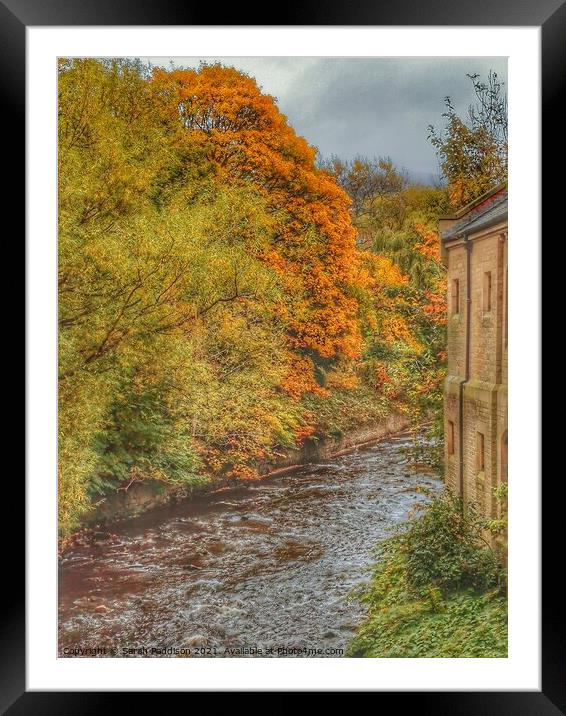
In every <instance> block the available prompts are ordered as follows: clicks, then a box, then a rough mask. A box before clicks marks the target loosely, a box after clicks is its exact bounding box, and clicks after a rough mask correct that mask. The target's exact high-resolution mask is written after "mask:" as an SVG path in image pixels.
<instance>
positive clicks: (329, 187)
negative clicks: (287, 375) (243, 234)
mask: <svg viewBox="0 0 566 716" xmlns="http://www.w3.org/2000/svg"><path fill="white" fill-rule="evenodd" d="M153 82H154V84H155V85H156V87H157V88H158V89H159V91H160V93H161V95H162V97H163V98H164V101H167V100H168V101H169V102H170V105H171V107H170V110H169V112H170V114H171V115H177V114H178V115H179V116H180V119H181V124H182V127H183V129H184V132H183V133H182V134H181V135H180V136H179V142H180V143H181V144H182V143H183V142H184V141H190V142H196V143H197V144H198V145H199V146H201V147H203V148H204V150H205V152H206V156H207V158H208V159H209V160H210V161H211V162H212V163H213V164H214V166H215V168H216V172H217V176H218V177H219V179H220V180H221V181H228V182H233V183H235V184H238V185H252V186H253V187H255V188H256V189H257V190H258V191H259V193H260V194H261V195H262V196H264V197H265V198H266V200H267V202H268V204H269V207H270V211H271V212H273V213H274V214H276V215H277V216H278V217H280V218H281V225H280V230H279V233H278V235H277V236H276V237H275V238H274V240H273V241H272V242H271V245H270V246H269V247H268V248H266V249H265V250H264V251H263V252H262V255H261V257H262V259H263V260H264V261H265V262H266V263H267V264H268V265H270V266H272V267H273V268H275V269H276V270H277V271H279V272H280V274H281V276H282V282H283V285H284V286H285V287H286V293H285V300H284V301H283V302H282V303H281V305H280V307H279V308H280V312H281V318H282V320H283V321H284V322H285V324H286V326H287V329H288V336H289V346H290V347H291V348H292V349H295V350H297V351H302V353H303V360H302V361H301V362H302V364H303V365H308V361H307V363H306V364H305V360H304V357H305V356H307V355H308V354H310V355H314V356H319V357H321V358H330V357H332V356H337V355H338V354H340V353H346V354H348V355H350V356H352V357H353V356H355V355H357V354H358V353H359V351H360V347H361V336H360V333H359V330H358V326H357V322H356V315H357V304H356V301H355V299H354V298H352V296H351V290H350V289H351V286H352V284H353V282H354V280H355V278H354V277H355V270H356V261H357V257H356V246H355V230H354V228H353V226H352V224H351V221H350V216H349V212H348V206H349V203H350V200H349V198H348V196H347V194H346V193H345V192H344V191H343V190H342V189H341V188H340V187H339V186H338V185H337V183H336V181H335V180H334V178H333V177H331V176H329V174H328V173H327V172H325V171H323V170H321V169H319V168H317V166H316V164H315V159H316V150H315V149H314V148H313V147H310V146H309V145H308V144H307V142H306V141H305V140H304V139H303V138H302V137H299V136H298V135H297V134H296V133H295V131H294V130H293V128H292V127H291V126H290V125H289V124H288V122H287V120H286V118H285V116H284V115H283V114H281V112H280V111H279V109H278V108H277V105H276V102H275V101H274V99H273V98H272V97H270V96H268V95H265V94H262V92H261V91H260V89H259V88H258V86H257V84H256V82H255V80H253V79H252V78H250V77H248V76H246V75H244V74H242V73H241V72H238V71H237V70H235V69H233V68H229V67H223V66H221V65H203V66H201V68H200V69H199V70H198V71H197V70H176V71H173V72H165V71H163V70H156V72H155V73H154V78H153ZM299 372H301V371H299Z"/></svg>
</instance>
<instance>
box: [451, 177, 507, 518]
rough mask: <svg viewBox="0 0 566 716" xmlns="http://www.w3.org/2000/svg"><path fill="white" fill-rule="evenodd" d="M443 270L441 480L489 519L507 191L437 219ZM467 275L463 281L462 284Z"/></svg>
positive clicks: (498, 470) (500, 407)
mask: <svg viewBox="0 0 566 716" xmlns="http://www.w3.org/2000/svg"><path fill="white" fill-rule="evenodd" d="M440 230H441V240H442V256H443V260H444V263H445V265H446V267H447V271H448V277H447V278H448V339H447V340H448V371H447V378H446V382H445V391H444V397H445V401H444V407H445V409H444V427H445V437H446V440H445V445H446V448H445V449H446V455H445V466H446V484H447V485H448V486H449V488H450V489H452V490H453V491H454V492H456V493H457V494H460V495H461V496H462V497H463V500H464V503H465V504H470V503H474V504H476V505H477V506H478V507H479V508H480V509H481V510H482V512H483V513H484V514H485V515H486V516H488V517H492V518H497V517H499V516H500V515H499V511H500V509H501V508H500V506H499V503H498V502H497V501H496V499H495V497H494V493H493V488H494V487H496V486H497V485H499V484H500V483H501V482H502V481H506V480H507V191H506V189H501V188H500V189H498V190H496V191H494V192H491V193H490V194H488V195H485V196H484V197H481V198H480V199H479V200H478V201H476V202H475V203H474V204H472V205H470V206H468V207H466V208H465V209H464V210H462V211H460V212H459V213H458V214H457V215H456V216H454V217H447V218H445V219H443V220H441V224H440ZM468 278H469V286H468Z"/></svg>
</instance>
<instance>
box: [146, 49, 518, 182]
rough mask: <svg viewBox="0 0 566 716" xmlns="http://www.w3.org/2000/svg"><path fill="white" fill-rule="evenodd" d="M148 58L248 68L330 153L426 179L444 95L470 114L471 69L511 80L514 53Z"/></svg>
mask: <svg viewBox="0 0 566 716" xmlns="http://www.w3.org/2000/svg"><path fill="white" fill-rule="evenodd" d="M142 59H143V60H145V61H150V62H151V63H152V64H153V65H159V66H164V67H168V66H170V64H171V62H172V63H173V64H174V65H175V66H177V67H198V65H199V63H200V62H201V61H206V62H216V61H219V62H222V63H223V64H226V65H230V66H233V67H236V68H237V69H240V70H243V71H244V72H246V73H247V74H249V75H252V76H253V77H255V79H256V80H257V82H258V84H259V85H260V86H261V87H262V89H263V91H264V92H266V93H267V94H270V95H273V96H274V97H276V98H277V102H278V105H279V108H280V109H281V111H282V112H283V113H284V114H285V115H287V118H288V119H289V122H290V123H291V125H292V126H293V127H294V128H295V130H296V131H297V132H298V134H301V135H302V136H303V137H305V138H306V139H307V140H308V141H309V143H310V144H313V145H315V146H316V147H318V148H319V150H320V152H321V154H322V155H323V156H330V155H331V154H337V155H338V156H340V157H342V158H345V159H347V158H351V157H353V156H355V155H356V154H362V155H366V156H370V157H373V156H390V157H391V159H392V160H393V161H394V162H395V164H397V165H398V166H399V167H401V168H404V169H406V170H407V171H408V172H409V174H410V175H411V176H412V177H413V178H414V179H417V180H421V181H431V180H433V179H434V178H435V177H438V176H439V169H438V161H437V158H436V155H435V152H434V150H433V148H432V147H431V145H430V143H429V141H428V140H427V127H428V125H429V124H435V125H437V126H438V125H440V124H441V123H442V117H441V115H442V112H443V111H444V97H445V96H446V95H450V96H451V97H452V100H453V103H454V105H455V106H456V107H457V109H458V110H459V111H462V112H465V111H466V110H467V107H468V105H469V103H470V102H472V101H473V96H474V95H473V87H472V83H471V82H470V80H469V79H468V78H467V77H466V73H470V74H472V73H476V72H477V73H480V74H481V75H482V76H485V77H487V74H488V72H489V70H490V69H492V70H495V71H496V72H497V74H498V76H499V78H500V79H501V80H502V81H504V82H505V83H506V81H507V58H506V57H438V58H436V57H435V58H431V57H425V58H406V57H402V58H400V57H395V58H351V59H349V58H318V57H231V58H230V57H213V58H212V57H207V58H193V57H144V58H142Z"/></svg>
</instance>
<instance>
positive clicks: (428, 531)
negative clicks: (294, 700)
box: [347, 493, 507, 658]
mask: <svg viewBox="0 0 566 716" xmlns="http://www.w3.org/2000/svg"><path fill="white" fill-rule="evenodd" d="M461 508H462V506H461V503H460V502H459V500H457V499H456V498H454V497H453V496H451V495H450V494H448V493H446V494H443V495H441V496H440V497H438V498H435V499H434V500H433V501H432V502H431V503H430V504H429V505H427V506H425V511H424V513H423V514H422V515H420V514H417V515H415V516H414V517H413V519H412V520H411V521H410V522H409V525H408V527H407V526H405V528H404V529H403V531H401V532H400V533H399V534H396V535H394V536H393V537H390V538H389V539H386V540H385V541H384V542H382V543H381V544H380V545H379V547H378V553H377V557H378V560H379V561H378V562H377V565H376V567H375V572H374V575H373V578H372V580H371V582H370V584H369V586H367V587H366V588H364V590H363V592H361V593H360V594H359V595H358V596H359V598H360V599H361V600H362V601H363V603H364V604H365V605H366V606H367V608H368V612H367V617H366V619H365V621H364V622H363V624H362V625H361V627H360V629H359V631H358V633H357V635H356V637H355V638H354V639H353V640H352V642H351V643H350V645H349V648H348V653H347V655H348V656H352V657H380V658H404V657H415V658H438V657H447V658H479V657H482V658H497V657H501V658H505V657H506V656H507V597H506V591H507V579H506V571H505V569H504V568H503V566H502V562H501V555H500V554H498V552H497V551H496V550H495V549H492V547H491V546H490V543H488V542H487V541H485V539H484V535H485V528H486V525H485V524H484V522H483V521H482V520H481V519H480V518H479V517H478V516H477V515H476V514H475V513H474V512H473V511H472V510H467V512H466V514H465V515H464V513H463V512H462V509H461Z"/></svg>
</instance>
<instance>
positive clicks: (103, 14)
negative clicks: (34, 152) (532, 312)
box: [0, 0, 566, 716]
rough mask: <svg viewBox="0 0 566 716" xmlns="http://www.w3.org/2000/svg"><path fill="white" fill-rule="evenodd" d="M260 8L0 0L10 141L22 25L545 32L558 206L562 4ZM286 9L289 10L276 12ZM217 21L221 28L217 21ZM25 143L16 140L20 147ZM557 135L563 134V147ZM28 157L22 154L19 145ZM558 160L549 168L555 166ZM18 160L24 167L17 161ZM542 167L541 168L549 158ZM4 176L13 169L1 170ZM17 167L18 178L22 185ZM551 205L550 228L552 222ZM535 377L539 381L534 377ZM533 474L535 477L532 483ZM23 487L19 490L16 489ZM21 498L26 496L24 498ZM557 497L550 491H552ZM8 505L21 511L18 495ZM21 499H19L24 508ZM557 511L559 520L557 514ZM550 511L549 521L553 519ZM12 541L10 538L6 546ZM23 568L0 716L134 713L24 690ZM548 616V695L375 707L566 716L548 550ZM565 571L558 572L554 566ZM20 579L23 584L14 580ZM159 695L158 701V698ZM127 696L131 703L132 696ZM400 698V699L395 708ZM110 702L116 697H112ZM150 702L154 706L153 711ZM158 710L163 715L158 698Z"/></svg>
mask: <svg viewBox="0 0 566 716" xmlns="http://www.w3.org/2000/svg"><path fill="white" fill-rule="evenodd" d="M253 7H254V6H252V5H250V6H248V7H245V6H242V5H241V4H232V5H231V6H229V7H226V8H222V7H219V6H218V5H215V6H214V7H213V6H211V5H207V4H201V5H200V6H197V4H196V3H190V2H185V3H183V4H181V3H180V2H178V0H0V60H1V62H0V73H1V76H2V82H1V85H0V93H1V95H2V100H3V101H2V106H3V111H2V112H1V113H0V114H1V115H2V122H3V123H4V124H5V127H4V134H3V137H4V142H6V141H7V137H10V138H11V139H10V140H9V144H10V145H11V146H12V147H18V145H19V147H21V146H25V132H24V115H25V63H26V27H28V26H73V25H81V26H85V25H97V26H104V25H121V26H127V25H152V26H167V25H169V26H170V25H192V26H194V25H218V24H221V25H222V26H227V25H240V26H248V25H287V26H293V25H310V26H312V25H337V26H346V25H349V26H352V25H382V26H392V25H395V26H403V25H405V26H484V27H485V26H526V25H528V26H540V27H541V36H542V111H543V131H544V133H545V136H546V140H547V141H546V142H545V143H544V144H543V153H542V156H543V169H544V168H545V169H546V172H544V171H543V187H544V190H545V194H544V204H543V206H544V207H557V206H560V205H561V203H560V201H559V198H558V191H559V189H561V188H562V182H560V181H555V180H554V175H553V174H551V172H552V169H553V167H554V166H555V165H556V163H557V150H559V147H558V146H557V143H556V142H558V143H560V142H562V140H561V139H558V138H560V137H563V136H564V127H563V124H564V115H563V114H561V113H560V111H559V107H560V104H559V103H560V100H561V99H562V96H561V95H562V87H563V84H562V82H563V79H564V75H565V74H566V73H565V72H564V70H565V68H566V1H565V0H531V1H530V2H527V1H526V0H499V2H494V0H456V1H453V2H452V3H447V2H446V0H396V1H395V2H394V3H393V2H385V1H383V0H377V1H376V0H373V1H372V0H358V1H357V2H351V3H348V4H346V3H339V2H336V0H334V2H332V0H327V2H325V3H324V4H323V3H321V2H318V3H315V2H312V1H311V0H303V2H300V3H299V2H291V3H287V4H286V5H285V6H281V8H280V10H279V12H280V14H279V15H277V8H274V11H273V14H272V16H271V17H267V16H266V15H265V14H264V15H262V16H261V18H258V17H257V15H256V16H254V9H253ZM281 13H284V14H281ZM219 17H221V18H222V20H223V22H222V23H218V22H215V20H218V18H219ZM16 137H18V142H17V143H16V142H14V141H13V140H15V138H16ZM554 138H557V139H556V141H555V139H554ZM24 151H25V150H24ZM551 158H552V161H551V160H550V159H551ZM18 159H19V161H18ZM544 160H546V162H544ZM5 170H6V165H5ZM9 170H10V178H11V180H10V182H8V183H6V186H5V190H4V192H3V199H4V206H5V207H9V213H13V214H14V215H15V213H16V207H20V208H21V213H19V214H18V215H19V216H23V215H24V213H25V206H24V198H23V197H24V192H23V188H24V162H23V161H21V156H20V157H17V158H16V161H14V162H13V163H11V164H10V167H9ZM18 171H20V172H21V181H18V180H16V179H15V178H14V177H17V172H18ZM550 213H551V212H550V209H548V208H547V212H546V215H545V216H546V219H547V224H549V223H550V216H549V214H550ZM531 378H532V379H537V380H538V379H539V378H538V376H532V377H531ZM533 479H536V476H533ZM21 492H23V490H21ZM21 492H20V495H19V497H20V498H22V497H23V495H22V494H21ZM549 492H550V491H549ZM17 496H18V495H15V496H14V497H13V498H11V499H13V500H14V504H16V502H15V501H16V497H17ZM20 504H21V505H23V504H24V501H23V500H22V502H21V503H20ZM558 509H560V504H559V501H557V500H556V499H554V498H553V496H552V494H548V493H547V494H546V496H544V498H543V513H544V520H543V525H544V528H543V539H544V544H545V545H548V546H549V545H552V544H556V543H558V544H560V541H561V540H560V536H561V535H560V533H559V532H558V529H559V527H560V525H561V520H560V519H559V516H558V515H559V513H558ZM555 510H556V512H555V513H554V511H555ZM553 513H554V514H553ZM4 519H5V520H6V521H7V522H6V523H5V530H4V534H5V536H9V545H10V546H9V547H8V548H6V547H5V549H10V550H11V551H16V547H15V545H17V544H18V541H17V537H16V536H19V538H20V542H19V544H20V545H22V546H23V545H24V535H22V531H23V529H22V525H23V524H24V521H23V520H22V519H21V513H19V512H17V511H16V510H14V509H5V511H4ZM7 541H8V540H7ZM20 565H21V566H20V573H19V574H17V572H16V571H12V572H11V573H10V574H11V576H10V579H9V581H5V582H4V588H3V591H4V595H5V596H8V603H7V605H6V606H5V607H4V610H3V612H2V613H1V621H2V632H1V634H2V638H1V641H0V643H1V644H2V651H1V652H0V674H1V676H0V678H1V688H0V709H1V710H2V711H1V712H2V713H9V714H10V715H11V716H12V715H14V716H15V715H17V714H48V713H57V714H59V715H60V716H63V715H65V714H78V713H80V714H88V713H95V712H100V711H101V710H102V709H103V708H108V706H110V708H111V709H112V710H113V709H116V710H118V709H120V710H121V709H128V710H130V709H132V708H134V706H133V704H132V702H131V698H132V696H133V694H132V693H122V692H119V693H113V694H108V693H104V692H92V693H79V692H35V691H34V692H29V691H26V685H25V664H26V661H25V589H24V579H23V576H24V575H23V572H24V568H23V565H24V560H23V559H22V560H21V561H20ZM543 567H544V576H543V588H544V595H543V605H544V610H543V615H542V639H543V642H542V655H543V658H542V665H541V667H542V690H541V691H540V692H505V691H496V692H475V691H474V692H465V693H463V692H437V693H435V692H420V693H415V692H402V693H379V701H378V708H379V707H383V704H384V701H383V699H384V698H390V697H392V698H393V699H394V703H395V707H396V708H397V709H398V708H400V707H401V708H402V707H405V708H410V707H411V706H413V705H414V708H415V710H416V709H418V712H419V713H425V714H426V713H434V714H438V713H454V714H462V715H464V714H474V715H475V714H498V716H499V715H502V714H517V715H518V714H521V715H530V714H532V715H533V716H535V714H536V716H545V715H546V714H548V715H549V716H550V715H551V714H559V713H566V663H565V659H564V644H565V643H566V639H564V619H563V612H564V607H563V604H562V602H563V597H562V592H561V590H560V588H559V584H558V581H557V580H558V577H559V576H560V575H559V574H558V575H557V574H556V572H557V569H556V567H557V560H555V558H554V556H553V555H551V553H550V551H549V552H545V554H544V559H543ZM558 571H560V570H558ZM16 575H17V578H16ZM152 697H154V694H151V693H145V694H144V695H143V698H144V707H145V708H146V709H147V708H154V707H155V708H158V704H157V701H155V700H154V698H152ZM158 698H160V699H161V695H160V694H159V695H158ZM126 699H127V701H126ZM400 699H401V700H402V701H400ZM110 700H111V701H110ZM150 704H151V705H150ZM159 708H163V702H162V701H160V706H159Z"/></svg>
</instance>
